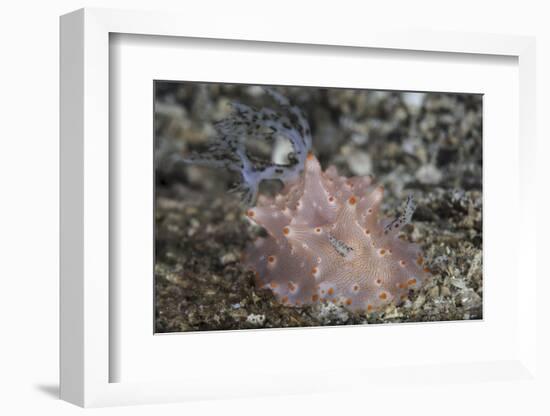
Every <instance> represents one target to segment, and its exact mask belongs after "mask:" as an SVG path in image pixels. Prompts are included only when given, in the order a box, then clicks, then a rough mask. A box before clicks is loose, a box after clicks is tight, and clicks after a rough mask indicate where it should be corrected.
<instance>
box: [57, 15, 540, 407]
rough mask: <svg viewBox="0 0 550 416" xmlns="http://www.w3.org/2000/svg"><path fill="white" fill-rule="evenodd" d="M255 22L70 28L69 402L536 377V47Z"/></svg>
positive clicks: (80, 19) (132, 19)
mask: <svg viewBox="0 0 550 416" xmlns="http://www.w3.org/2000/svg"><path fill="white" fill-rule="evenodd" d="M242 27H243V31H242V32H241V34H234V33H233V32H232V31H231V26H230V25H224V24H223V23H221V24H219V25H218V24H217V25H212V26H205V25H203V24H201V19H197V22H191V24H190V25H185V27H182V26H181V24H180V23H179V16H176V15H171V14H164V13H145V12H128V11H114V10H96V9H91V10H90V9H84V10H79V11H76V12H73V13H71V14H68V15H66V16H63V17H62V18H61V253H62V258H61V397H62V398H63V399H65V400H67V401H70V402H72V403H75V404H78V405H80V406H105V405H117V404H138V403H158V402H166V401H185V400H194V399H207V398H232V397H254V396H262V395H264V396H265V395H273V394H301V393H304V394H305V393H325V394H330V393H332V392H338V391H366V390H367V389H368V391H369V392H370V394H372V395H373V396H374V395H377V394H378V393H377V392H378V391H380V392H383V391H385V390H387V387H388V385H391V386H392V387H391V388H392V391H393V393H394V394H395V393H399V394H404V395H405V394H407V390H408V389H410V388H411V387H412V386H414V387H415V388H416V387H418V385H419V384H420V385H426V386H427V385H429V384H433V383H438V384H442V385H445V384H447V383H448V384H455V383H465V384H467V385H470V386H473V387H472V388H475V387H476V386H477V387H478V388H483V389H486V393H487V395H488V397H491V395H495V397H496V395H497V394H498V389H497V388H496V387H494V388H493V387H487V386H491V385H493V384H495V385H497V384H498V383H502V382H503V381H506V382H509V383H512V384H513V383H518V384H519V383H525V382H526V381H528V382H529V383H532V384H533V385H536V384H537V383H538V382H539V381H538V380H539V379H538V378H537V375H536V368H537V364H536V356H535V350H536V346H537V338H536V321H535V320H534V319H533V317H534V316H536V302H535V294H536V290H535V288H536V284H537V282H536V271H535V269H534V267H535V262H534V261H533V260H532V258H533V256H534V251H535V249H534V241H535V238H534V235H533V233H534V230H535V228H536V227H535V224H534V218H533V217H532V216H529V215H526V213H528V212H531V210H533V211H534V208H533V206H534V204H535V202H534V201H533V200H532V199H530V198H526V197H525V196H526V195H530V192H531V191H530V187H532V184H530V182H529V178H530V177H531V176H532V175H533V170H534V159H535V155H534V151H533V150H532V147H530V144H531V143H533V142H534V140H535V136H534V135H535V133H534V130H533V129H534V127H533V125H534V123H533V122H532V118H531V117H534V116H533V115H534V114H535V100H534V93H535V79H534V60H535V47H534V40H533V39H531V38H527V37H517V36H508V35H499V36H496V35H482V34H464V33H461V34H451V33H439V34H437V36H434V35H433V34H427V33H423V32H420V31H418V32H408V33H398V32H392V33H389V32H381V31H378V30H375V29H369V30H365V32H364V33H361V34H360V35H358V34H356V33H347V32H345V31H343V32H342V33H339V34H338V35H336V34H333V35H330V36H329V37H327V36H328V35H326V33H325V32H324V31H323V29H322V27H321V26H318V25H316V24H312V27H311V30H310V31H308V33H307V35H304V34H303V33H302V32H300V31H299V30H298V29H291V30H285V31H284V33H283V32H281V31H280V30H278V28H277V26H276V25H271V24H266V25H262V26H261V28H260V27H258V26H255V25H253V24H250V25H249V26H247V25H246V24H245V25H244V26H242ZM405 69H406V70H405ZM518 149H519V152H518ZM511 217H514V218H517V219H518V223H517V224H514V225H511V224H510V221H509V218H511ZM504 259H505V261H504ZM520 277H521V279H520ZM258 380H261V382H258ZM396 380H399V382H396ZM480 386H483V387H480ZM380 394H383V393H380ZM380 409H381V410H383V406H382V405H381V407H380Z"/></svg>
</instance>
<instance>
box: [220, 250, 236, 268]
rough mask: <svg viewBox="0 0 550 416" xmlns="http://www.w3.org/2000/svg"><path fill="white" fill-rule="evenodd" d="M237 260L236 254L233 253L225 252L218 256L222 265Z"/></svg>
mask: <svg viewBox="0 0 550 416" xmlns="http://www.w3.org/2000/svg"><path fill="white" fill-rule="evenodd" d="M236 261H237V256H236V255H235V253H226V254H224V255H223V256H221V258H220V263H221V264H223V265H224V266H225V265H226V264H229V263H235V262H236Z"/></svg>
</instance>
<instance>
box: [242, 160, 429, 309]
mask: <svg viewBox="0 0 550 416" xmlns="http://www.w3.org/2000/svg"><path fill="white" fill-rule="evenodd" d="M383 192H384V191H383V188H382V187H381V186H379V185H376V184H375V183H373V180H372V178H371V177H370V176H366V177H353V178H349V179H348V178H346V177H342V176H338V174H337V172H336V169H335V168H334V167H333V166H331V167H329V168H328V169H327V170H326V171H325V172H322V170H321V167H320V165H319V162H318V161H317V159H316V158H315V157H314V156H313V155H312V154H310V155H309V156H308V157H307V160H306V162H305V171H304V174H303V175H302V177H301V178H300V179H299V180H298V181H297V182H296V183H293V184H291V185H288V186H287V187H285V189H284V190H283V192H282V193H280V194H279V195H277V196H276V197H275V198H268V197H264V196H262V197H260V198H259V201H258V204H257V206H256V207H254V208H251V209H249V210H248V212H247V215H248V218H250V219H251V220H252V221H254V222H255V223H256V224H258V225H261V226H262V227H264V228H265V229H266V230H267V232H268V237H266V238H259V239H257V240H256V241H255V242H254V243H253V244H252V245H251V246H250V247H249V249H248V250H247V252H246V258H245V261H246V263H247V265H248V266H250V268H252V269H253V270H254V271H255V273H256V284H257V285H258V286H259V287H262V288H269V289H271V290H272V291H273V293H274V294H275V295H276V296H277V298H278V299H279V300H280V301H281V302H282V303H284V304H285V305H289V306H300V305H306V304H312V303H317V302H322V301H324V300H326V301H331V302H334V303H337V304H339V305H343V306H346V307H347V308H348V309H351V310H366V311H372V310H379V309H381V308H382V307H383V306H385V305H387V304H389V303H392V302H393V303H401V302H402V301H403V299H405V298H406V297H407V296H408V294H409V291H410V290H414V289H417V288H419V287H421V286H422V284H423V283H424V281H425V280H426V279H427V278H428V277H429V276H430V273H429V271H428V270H427V269H426V268H425V266H424V265H423V263H424V259H423V258H422V255H421V253H420V250H419V248H418V247H417V246H416V245H415V244H412V243H409V242H406V241H403V240H402V239H400V238H399V230H400V229H401V228H402V227H403V225H405V224H406V223H407V222H408V220H410V216H411V215H412V211H413V210H414V206H413V204H412V200H411V199H409V200H408V203H407V207H406V209H405V211H404V213H403V214H402V215H401V216H399V217H397V218H396V219H395V220H393V221H379V219H378V213H379V208H380V203H381V201H382V195H383Z"/></svg>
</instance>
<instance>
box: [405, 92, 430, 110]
mask: <svg viewBox="0 0 550 416" xmlns="http://www.w3.org/2000/svg"><path fill="white" fill-rule="evenodd" d="M425 96H426V93H423V92H406V93H403V95H402V97H403V101H404V102H405V104H406V105H407V108H408V109H409V110H412V111H415V110H419V109H420V107H422V102H423V101H424V97H425Z"/></svg>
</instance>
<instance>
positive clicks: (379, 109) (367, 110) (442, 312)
mask: <svg viewBox="0 0 550 416" xmlns="http://www.w3.org/2000/svg"><path fill="white" fill-rule="evenodd" d="M279 91H280V92H281V93H283V94H284V95H285V96H287V97H289V98H290V99H291V101H292V102H293V103H294V104H296V105H298V106H300V107H301V108H302V109H303V110H304V111H305V113H306V116H307V118H308V120H309V122H310V125H311V127H312V131H313V151H314V153H315V154H316V155H317V156H318V157H319V160H320V161H321V164H322V165H323V168H326V167H327V166H328V165H330V164H334V165H335V166H336V167H337V168H338V171H339V172H340V173H341V174H345V175H347V176H352V175H364V174H372V175H374V176H375V178H377V180H378V181H379V182H380V183H382V184H383V185H384V187H385V189H386V192H385V196H384V202H383V206H382V213H383V214H385V215H386V216H389V217H392V216H393V215H395V214H396V213H397V211H398V210H399V209H400V208H402V203H403V201H404V200H405V198H406V196H407V195H409V194H413V195H414V197H415V201H416V203H417V210H416V212H415V214H414V217H413V223H412V224H411V225H408V226H407V227H406V228H405V232H406V234H407V237H408V238H409V239H410V240H411V241H415V242H417V243H418V244H420V245H421V247H422V249H423V251H424V255H425V257H426V259H427V262H428V264H429V266H430V269H431V271H432V273H433V274H434V279H433V281H432V282H430V283H429V284H428V285H427V286H425V287H424V288H423V289H422V290H420V291H419V292H418V293H416V294H414V295H413V296H411V297H410V298H409V299H408V300H407V301H405V303H404V304H402V305H400V306H398V307H396V306H389V307H388V308H386V309H385V310H383V311H381V312H378V313H371V314H366V313H352V312H349V311H347V310H346V309H345V308H342V307H338V306H335V305H332V304H324V305H316V306H307V307H303V308H291V307H285V306H282V305H281V304H279V303H278V302H277V301H276V299H275V297H274V296H273V294H272V293H271V292H270V291H269V290H258V289H256V287H255V286H254V277H253V275H252V273H251V272H248V271H246V269H245V268H244V266H243V265H242V263H241V262H240V258H241V255H242V253H243V251H244V249H245V247H246V245H247V244H248V243H249V242H251V241H253V239H254V238H256V237H257V236H258V235H260V234H261V233H262V230H260V229H258V228H257V227H254V226H253V225H252V224H250V222H249V221H248V220H247V219H246V217H245V215H244V208H243V206H242V205H241V204H240V201H239V198H238V196H237V195H234V194H229V193H227V189H228V188H229V187H230V185H231V183H232V182H234V181H235V180H237V179H238V177H235V176H233V175H230V174H228V173H227V172H223V171H217V170H215V169H208V168H201V167H197V166H188V165H184V164H182V163H180V162H178V157H177V155H179V154H181V153H182V152H187V151H189V150H202V149H204V148H205V146H206V145H207V143H208V139H209V138H210V137H212V135H213V134H214V129H213V123H214V122H215V121H217V120H220V119H221V118H223V117H225V116H227V115H228V111H229V108H228V106H227V103H228V102H229V101H230V100H239V101H242V102H245V103H248V104H252V105H256V106H261V105H266V106H272V103H271V102H270V101H269V100H268V99H267V97H266V96H265V95H264V94H262V92H261V89H259V88H257V87H246V86H227V85H224V86H219V85H208V86H198V85H193V84H177V83H161V84H157V91H156V105H155V109H156V112H155V119H156V123H155V126H156V131H155V136H156V137H155V140H156V143H155V145H156V164H157V172H156V210H155V223H156V246H155V256H156V262H155V298H156V322H155V328H156V331H157V332H180V331H192V330H227V329H241V328H278V327H299V326H317V325H347V324H365V323H369V324H373V323H389V322H422V321H448V320H464V319H480V318H482V298H483V278H482V192H481V190H482V189H481V187H482V136H481V132H482V99H481V96H479V95H470V94H444V93H429V94H408V93H396V92H380V91H356V92H352V91H346V90H338V89H334V90H317V89H303V88H281V89H279ZM254 151H256V152H257V153H258V154H259V155H263V156H264V157H269V152H270V151H271V149H270V148H269V147H268V146H265V144H262V143H259V144H257V146H256V148H255V149H254ZM283 153H284V151H283ZM264 188H265V189H264V192H275V191H276V189H277V184H267V185H266V186H265V187H264Z"/></svg>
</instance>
